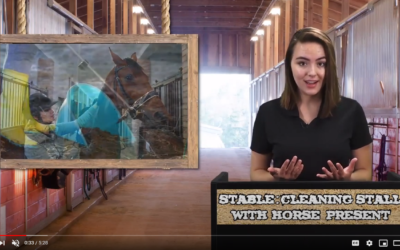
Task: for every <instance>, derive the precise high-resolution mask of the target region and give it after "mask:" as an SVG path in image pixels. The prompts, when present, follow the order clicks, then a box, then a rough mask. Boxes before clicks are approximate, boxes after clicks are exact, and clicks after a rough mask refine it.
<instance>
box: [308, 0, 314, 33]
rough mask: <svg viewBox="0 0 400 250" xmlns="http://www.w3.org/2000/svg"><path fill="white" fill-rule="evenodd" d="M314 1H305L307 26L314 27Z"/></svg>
mask: <svg viewBox="0 0 400 250" xmlns="http://www.w3.org/2000/svg"><path fill="white" fill-rule="evenodd" d="M313 13H314V0H307V26H308V27H314V24H313Z"/></svg>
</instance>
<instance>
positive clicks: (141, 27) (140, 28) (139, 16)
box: [138, 15, 147, 35]
mask: <svg viewBox="0 0 400 250" xmlns="http://www.w3.org/2000/svg"><path fill="white" fill-rule="evenodd" d="M141 18H146V17H145V16H144V15H138V24H139V34H141V35H144V34H146V27H147V25H143V24H140V19H141Z"/></svg>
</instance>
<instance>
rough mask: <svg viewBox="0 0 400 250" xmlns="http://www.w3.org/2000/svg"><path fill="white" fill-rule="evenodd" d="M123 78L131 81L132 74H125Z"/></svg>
mask: <svg viewBox="0 0 400 250" xmlns="http://www.w3.org/2000/svg"><path fill="white" fill-rule="evenodd" d="M125 79H126V80H128V81H132V79H133V76H132V75H127V76H125Z"/></svg>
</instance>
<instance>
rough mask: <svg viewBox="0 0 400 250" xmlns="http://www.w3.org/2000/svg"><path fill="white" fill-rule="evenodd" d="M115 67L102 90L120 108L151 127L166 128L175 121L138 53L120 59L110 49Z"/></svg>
mask: <svg viewBox="0 0 400 250" xmlns="http://www.w3.org/2000/svg"><path fill="white" fill-rule="evenodd" d="M110 53H111V57H112V59H113V61H114V63H115V67H114V68H113V69H112V70H111V72H110V73H109V74H108V75H107V77H106V84H107V85H108V87H106V86H105V87H104V88H103V91H104V92H105V93H106V94H107V95H108V96H109V98H110V99H111V100H112V101H113V102H114V104H115V105H116V107H117V108H118V109H120V110H121V109H128V108H129V107H131V109H130V111H129V112H130V114H131V116H132V117H133V118H137V119H139V120H141V121H142V122H144V123H145V124H147V125H149V126H159V125H165V124H166V122H167V121H173V117H172V116H171V115H170V114H169V113H168V111H167V109H166V108H165V106H164V104H163V103H162V101H161V98H160V97H159V96H158V94H157V93H156V92H155V91H154V89H153V88H152V87H151V85H150V83H149V77H148V76H147V75H146V74H145V73H144V72H143V69H142V67H141V66H140V65H139V64H138V62H137V57H136V53H133V54H132V55H131V57H130V58H125V59H121V58H120V57H119V56H118V55H116V54H115V53H114V52H113V51H112V50H111V48H110Z"/></svg>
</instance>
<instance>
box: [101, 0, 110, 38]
mask: <svg viewBox="0 0 400 250" xmlns="http://www.w3.org/2000/svg"><path fill="white" fill-rule="evenodd" d="M101 9H102V20H103V23H102V32H101V33H102V34H108V0H103V1H102V6H101Z"/></svg>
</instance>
